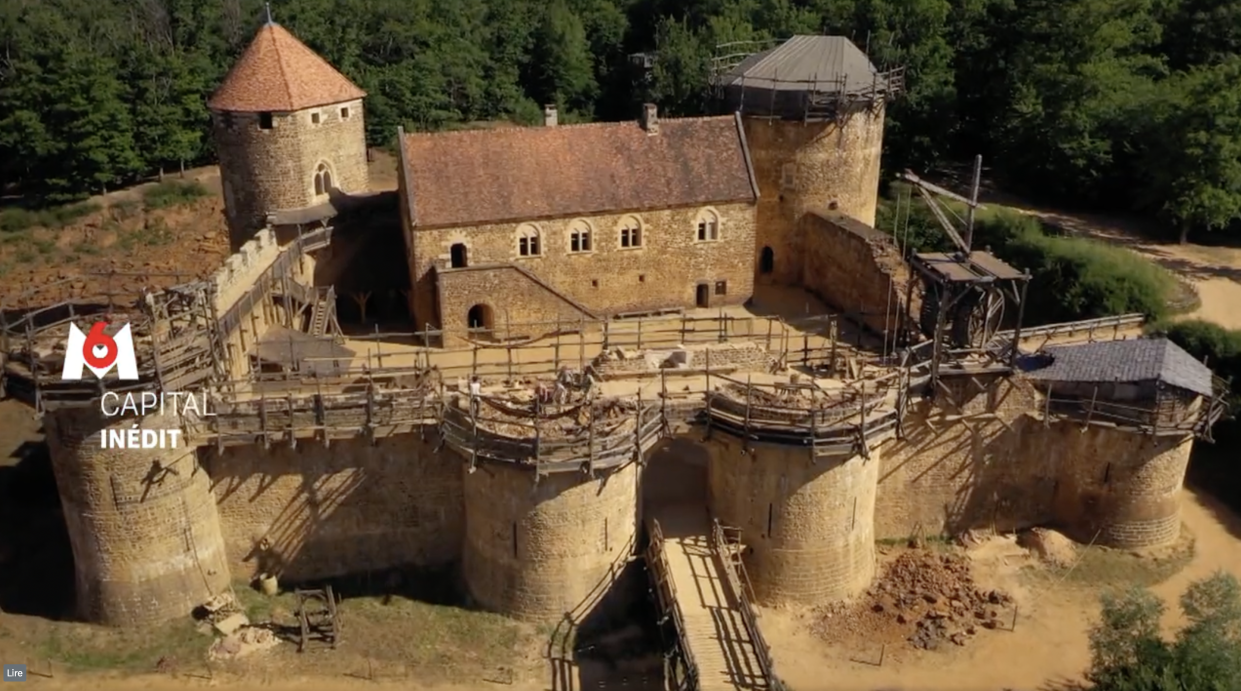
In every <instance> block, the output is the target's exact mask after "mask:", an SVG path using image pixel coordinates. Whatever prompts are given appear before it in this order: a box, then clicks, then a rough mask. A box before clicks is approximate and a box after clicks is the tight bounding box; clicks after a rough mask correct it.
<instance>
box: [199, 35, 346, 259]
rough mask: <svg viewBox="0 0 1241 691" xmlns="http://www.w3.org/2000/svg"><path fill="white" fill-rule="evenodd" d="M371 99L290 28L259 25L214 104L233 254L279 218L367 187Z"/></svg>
mask: <svg viewBox="0 0 1241 691" xmlns="http://www.w3.org/2000/svg"><path fill="white" fill-rule="evenodd" d="M365 96H366V92H364V91H362V89H360V88H358V86H357V85H355V84H354V83H353V82H351V81H349V79H348V78H346V77H345V76H344V75H342V74H341V73H340V72H338V71H337V70H336V69H335V68H333V67H332V66H331V65H330V64H328V62H327V61H326V60H324V59H323V58H321V57H319V55H317V54H316V53H315V52H314V51H313V50H311V49H310V48H308V47H307V46H306V45H305V44H304V43H302V42H301V41H299V40H298V39H297V38H296V37H295V36H293V34H291V33H289V31H288V30H287V29H285V28H284V27H282V26H280V25H279V24H276V23H274V22H271V21H268V22H267V23H266V24H265V25H263V27H262V28H261V29H259V31H258V34H257V35H256V36H255V37H254V40H253V41H252V42H251V43H250V46H249V47H248V48H246V51H245V52H244V53H243V54H242V55H241V58H240V59H239V60H238V61H237V63H236V64H235V65H233V68H232V70H230V71H229V73H228V76H226V77H225V78H224V82H223V83H222V84H220V86H219V88H218V89H216V91H215V93H214V94H212V96H211V99H210V100H209V101H208V102H207V107H208V108H209V109H210V110H211V115H212V139H213V140H214V142H215V147H216V154H217V155H218V157H219V161H220V177H221V180H222V182H223V187H224V206H225V213H226V215H227V216H228V227H229V239H230V244H231V245H232V249H233V250H234V251H236V250H237V249H238V248H239V247H240V246H241V245H242V244H243V243H245V242H246V240H248V239H250V238H251V237H252V236H253V235H254V233H255V232H256V231H257V230H259V229H260V228H262V227H264V226H265V225H267V224H268V223H269V221H270V220H271V219H272V218H273V217H276V218H279V217H280V216H281V215H282V214H283V215H288V214H289V213H290V212H297V213H296V214H295V215H296V216H297V217H298V218H300V219H313V218H314V217H315V214H316V209H322V210H323V214H322V215H323V216H325V217H326V216H327V215H330V209H331V205H330V201H331V200H332V198H333V196H334V195H336V194H338V193H345V194H348V193H356V192H365V191H367V189H368V187H369V185H370V182H369V179H368V174H367V166H366V132H365V127H364V124H363V110H362V99H363V98H364V97H365Z"/></svg>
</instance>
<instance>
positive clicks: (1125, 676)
mask: <svg viewBox="0 0 1241 691" xmlns="http://www.w3.org/2000/svg"><path fill="white" fill-rule="evenodd" d="M1163 609H1164V606H1163V603H1162V602H1160V601H1159V600H1158V599H1157V598H1155V597H1154V596H1153V595H1151V594H1150V593H1149V592H1147V591H1145V590H1142V589H1137V590H1132V591H1129V592H1128V593H1124V594H1121V595H1115V594H1113V595H1108V596H1105V597H1104V599H1103V612H1102V621H1101V622H1100V623H1099V625H1098V626H1096V627H1095V628H1094V630H1093V631H1092V632H1091V634H1090V650H1091V665H1090V671H1089V673H1088V674H1087V678H1088V679H1089V680H1090V682H1091V683H1092V684H1093V686H1094V689H1095V691H1218V690H1221V689H1238V688H1241V586H1239V585H1238V583H1237V579H1236V577H1234V576H1233V575H1231V574H1228V573H1223V572H1220V573H1217V574H1216V575H1214V576H1211V577H1210V578H1207V579H1204V580H1201V581H1197V582H1195V583H1193V584H1191V585H1190V586H1189V588H1188V589H1187V590H1186V591H1185V594H1184V595H1182V596H1181V610H1182V611H1183V612H1184V614H1185V618H1186V619H1187V620H1188V621H1189V625H1188V626H1186V627H1185V628H1184V629H1182V630H1181V631H1180V633H1178V634H1177V637H1176V639H1175V640H1172V641H1168V640H1165V639H1163V638H1162V637H1161V636H1160V635H1159V630H1160V626H1159V619H1160V616H1161V615H1162V614H1163Z"/></svg>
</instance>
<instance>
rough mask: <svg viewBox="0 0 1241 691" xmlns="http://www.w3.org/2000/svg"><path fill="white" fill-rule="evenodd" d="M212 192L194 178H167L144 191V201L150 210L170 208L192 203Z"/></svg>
mask: <svg viewBox="0 0 1241 691" xmlns="http://www.w3.org/2000/svg"><path fill="white" fill-rule="evenodd" d="M210 194H211V193H210V192H209V191H208V190H207V188H206V187H203V186H202V184H201V183H198V182H195V181H193V180H189V181H186V180H165V181H164V182H159V183H156V184H154V185H151V186H150V187H148V188H146V189H145V190H143V191H142V203H143V205H144V206H146V208H147V209H148V210H152V211H153V210H155V209H168V208H171V207H174V206H183V205H185V204H190V203H192V202H194V201H195V200H197V199H201V198H202V197H206V196H208V195H210Z"/></svg>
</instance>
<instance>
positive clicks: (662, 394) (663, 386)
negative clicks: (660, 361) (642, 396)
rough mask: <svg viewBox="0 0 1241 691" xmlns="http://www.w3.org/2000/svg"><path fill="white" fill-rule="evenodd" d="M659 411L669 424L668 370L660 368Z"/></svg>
mask: <svg viewBox="0 0 1241 691" xmlns="http://www.w3.org/2000/svg"><path fill="white" fill-rule="evenodd" d="M659 398H660V401H661V402H660V404H659V412H660V415H661V416H662V417H663V421H664V424H665V425H666V424H668V370H666V369H664V368H662V367H661V368H659Z"/></svg>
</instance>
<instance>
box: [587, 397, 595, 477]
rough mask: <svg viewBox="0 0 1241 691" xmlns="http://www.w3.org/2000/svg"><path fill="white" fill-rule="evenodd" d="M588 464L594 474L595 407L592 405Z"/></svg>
mask: <svg viewBox="0 0 1241 691" xmlns="http://www.w3.org/2000/svg"><path fill="white" fill-rule="evenodd" d="M586 459H587V460H586V464H587V468H589V470H590V474H591V475H592V476H593V475H594V473H595V408H594V406H591V407H590V427H588V428H587V429H586Z"/></svg>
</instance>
